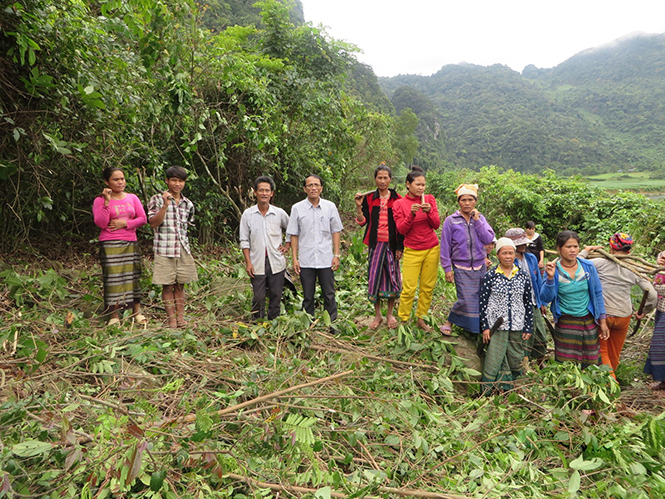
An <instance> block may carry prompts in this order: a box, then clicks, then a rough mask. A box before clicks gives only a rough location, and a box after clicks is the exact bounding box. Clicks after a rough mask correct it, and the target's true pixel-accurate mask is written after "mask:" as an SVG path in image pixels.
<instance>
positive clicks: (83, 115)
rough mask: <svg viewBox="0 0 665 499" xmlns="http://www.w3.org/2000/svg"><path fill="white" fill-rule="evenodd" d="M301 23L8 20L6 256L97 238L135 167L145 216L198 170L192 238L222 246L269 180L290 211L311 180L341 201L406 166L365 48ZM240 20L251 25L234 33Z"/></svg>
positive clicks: (138, 10) (22, 5)
mask: <svg viewBox="0 0 665 499" xmlns="http://www.w3.org/2000/svg"><path fill="white" fill-rule="evenodd" d="M249 3H252V6H251V7H250V6H249ZM229 9H231V11H233V12H235V14H234V16H235V17H234V16H231V17H230V18H229V19H227V20H223V19H222V17H223V16H222V13H223V12H227V11H229ZM242 13H244V14H245V15H246V18H245V17H244V15H241V14H242ZM298 18H299V15H298V9H297V5H296V4H294V3H292V2H280V1H277V0H265V1H261V2H244V1H240V0H238V1H236V2H226V3H225V2H213V4H211V5H207V4H206V5H204V4H202V5H199V4H197V3H195V2H194V1H193V0H129V1H119V0H111V1H107V2H101V3H98V2H88V1H79V0H66V1H63V2H55V3H54V2H51V1H49V0H25V1H21V2H16V3H14V4H13V5H12V6H11V7H8V8H7V9H5V10H3V11H1V12H0V24H1V25H2V26H3V30H2V31H1V32H0V113H1V114H2V117H3V119H2V120H1V121H0V179H2V180H3V182H1V183H0V198H2V199H3V200H8V202H7V203H2V204H1V205H0V217H2V219H3V221H4V223H3V224H2V226H1V227H0V247H4V248H5V249H7V248H15V247H17V246H18V245H20V244H25V243H28V242H29V241H30V240H34V239H35V238H37V239H43V238H48V237H49V236H51V235H53V234H58V235H62V234H66V235H67V236H68V237H70V238H74V239H76V238H82V239H84V240H89V239H90V238H91V237H94V233H95V229H94V227H93V226H92V224H91V221H92V219H91V215H90V206H91V203H92V200H93V198H94V197H95V196H97V195H98V193H99V192H100V190H101V187H102V184H103V182H102V178H101V171H102V170H103V168H105V167H107V166H119V167H122V168H124V169H125V171H126V173H127V177H128V189H127V190H128V191H130V192H134V193H136V194H137V195H139V197H140V198H141V199H142V200H143V202H144V203H147V201H148V199H149V198H150V196H151V195H152V194H154V193H155V192H158V191H160V190H161V189H163V188H164V186H163V183H162V181H163V172H164V169H165V168H164V167H165V166H170V165H173V164H179V165H183V166H185V167H187V168H188V169H189V171H190V173H191V176H190V182H189V192H190V193H191V194H192V195H193V197H194V198H195V199H196V200H197V208H198V212H199V214H200V215H202V216H200V217H199V219H198V222H197V232H198V234H197V235H198V237H199V240H200V241H201V242H203V243H213V242H219V241H224V240H228V239H233V237H234V230H235V228H236V227H237V224H238V221H239V218H240V215H241V213H242V211H243V210H244V209H245V208H246V207H247V206H248V204H247V203H248V202H250V201H251V200H250V199H249V198H248V196H247V193H248V192H249V191H250V190H251V185H252V182H253V180H254V179H255V178H256V177H257V176H258V175H261V174H269V175H272V176H273V178H274V179H275V180H276V182H277V185H278V186H279V189H278V199H279V201H280V203H282V204H284V205H290V204H291V203H293V202H294V201H295V200H297V199H299V198H300V195H301V193H302V190H301V184H302V179H303V178H304V176H306V175H307V174H309V173H318V174H319V175H320V176H321V177H323V178H324V179H325V182H326V196H327V197H328V198H330V199H333V200H338V199H339V198H340V193H341V192H342V189H344V188H350V187H349V186H353V185H355V183H357V181H358V179H360V178H362V177H364V176H365V175H366V174H367V173H368V172H369V171H371V169H372V168H373V166H375V165H377V164H379V163H380V162H381V161H386V162H388V163H389V164H395V163H397V161H398V158H399V157H400V151H399V148H398V146H397V142H398V139H399V137H397V136H396V132H395V127H394V118H393V116H392V105H391V104H390V102H389V101H388V100H387V99H386V98H385V96H384V95H383V94H382V93H381V92H380V90H379V88H378V85H377V82H376V77H375V76H374V74H373V73H372V72H371V70H368V68H367V67H364V66H362V65H360V64H359V63H358V62H357V60H356V59H355V57H354V55H353V54H354V52H355V50H356V49H355V47H353V46H351V45H348V44H345V43H342V42H339V41H337V40H334V39H332V38H330V37H329V36H328V35H327V34H326V33H325V31H323V30H322V29H319V28H316V27H313V26H312V25H309V24H303V23H302V22H301V21H299V20H298ZM242 19H245V21H246V22H250V23H251V24H250V25H247V26H240V25H234V26H229V27H227V25H228V24H229V23H231V22H234V21H242ZM215 22H219V23H220V24H219V25H218V27H217V29H216V30H215V31H214V32H213V31H210V30H207V29H205V26H206V25H208V24H210V23H215ZM363 100H366V101H367V104H365V103H364V102H363Z"/></svg>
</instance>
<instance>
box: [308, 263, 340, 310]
mask: <svg viewBox="0 0 665 499" xmlns="http://www.w3.org/2000/svg"><path fill="white" fill-rule="evenodd" d="M317 278H318V280H319V285H320V286H321V293H322V294H323V308H324V309H325V310H327V311H328V314H329V315H330V320H331V321H334V320H336V319H337V302H336V301H335V273H334V272H333V271H332V269H331V268H325V269H312V268H302V267H301V268H300V283H301V284H302V291H303V295H304V299H303V302H302V308H303V310H304V311H305V312H307V313H308V314H309V315H314V292H315V290H316V280H317Z"/></svg>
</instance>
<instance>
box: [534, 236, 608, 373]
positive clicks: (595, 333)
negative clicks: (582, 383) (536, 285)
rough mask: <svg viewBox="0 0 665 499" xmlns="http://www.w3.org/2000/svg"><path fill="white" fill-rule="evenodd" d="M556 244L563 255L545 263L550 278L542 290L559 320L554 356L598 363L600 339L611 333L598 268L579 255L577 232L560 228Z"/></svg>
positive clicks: (578, 361) (543, 297)
mask: <svg viewBox="0 0 665 499" xmlns="http://www.w3.org/2000/svg"><path fill="white" fill-rule="evenodd" d="M556 247H557V251H558V252H559V258H558V259H557V260H554V261H551V262H547V265H545V272H546V281H545V282H544V283H543V285H542V288H541V290H540V298H541V300H542V302H543V303H550V302H551V306H550V310H551V311H552V315H553V316H554V322H555V324H556V326H555V328H554V357H555V359H556V360H557V361H558V362H564V361H569V362H575V363H577V364H579V365H581V366H582V367H587V366H590V365H598V364H600V345H599V342H598V339H599V338H601V339H603V340H606V339H607V338H608V337H609V335H610V331H609V329H608V327H607V320H606V314H605V302H604V300H603V288H602V286H601V284H600V279H599V278H598V272H597V271H596V267H594V266H593V264H592V263H591V262H590V261H589V260H586V259H584V258H580V257H578V256H577V255H578V253H579V251H580V238H579V236H578V235H577V234H576V233H575V232H573V231H571V230H564V231H563V232H559V234H558V235H557V236H556ZM599 330H600V331H599Z"/></svg>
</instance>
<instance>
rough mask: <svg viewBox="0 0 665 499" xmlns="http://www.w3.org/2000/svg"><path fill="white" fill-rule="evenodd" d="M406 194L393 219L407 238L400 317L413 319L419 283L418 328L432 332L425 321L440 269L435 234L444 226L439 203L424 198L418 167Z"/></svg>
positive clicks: (395, 209) (411, 177)
mask: <svg viewBox="0 0 665 499" xmlns="http://www.w3.org/2000/svg"><path fill="white" fill-rule="evenodd" d="M406 188H407V191H408V192H407V194H406V196H405V197H403V198H402V199H399V200H397V202H396V203H395V205H394V207H393V216H394V217H395V224H396V225H397V231H398V232H399V233H400V234H402V235H403V236H404V246H405V249H404V255H403V258H402V286H403V290H402V296H401V298H400V302H399V310H398V312H397V315H399V318H400V319H401V320H402V321H403V322H405V321H408V320H409V317H411V309H412V307H413V299H414V298H415V296H416V288H418V280H420V288H419V291H418V309H417V310H416V317H417V318H418V322H417V324H418V327H419V328H421V329H423V330H425V331H428V332H431V330H432V328H431V327H429V326H428V325H427V323H426V322H425V319H424V317H425V316H426V315H427V313H428V312H429V306H430V304H431V303H432V293H433V292H434V286H435V285H436V278H437V275H438V270H439V269H438V267H439V239H438V238H437V237H436V233H435V232H434V231H435V230H436V229H438V228H439V225H441V220H440V219H439V211H438V210H437V208H436V200H435V199H434V196H432V195H431V194H425V172H423V170H422V169H420V168H419V167H417V166H413V167H412V168H411V172H410V173H409V174H408V175H407V176H406Z"/></svg>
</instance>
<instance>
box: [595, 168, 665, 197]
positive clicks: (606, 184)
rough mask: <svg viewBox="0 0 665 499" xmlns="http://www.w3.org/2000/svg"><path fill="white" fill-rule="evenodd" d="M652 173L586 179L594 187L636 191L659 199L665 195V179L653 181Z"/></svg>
mask: <svg viewBox="0 0 665 499" xmlns="http://www.w3.org/2000/svg"><path fill="white" fill-rule="evenodd" d="M650 175H651V173H650V172H630V173H623V172H618V173H604V174H602V175H594V176H591V177H586V179H587V180H589V182H591V184H592V185H596V186H598V187H602V188H603V189H607V190H610V191H618V190H624V191H635V192H641V193H643V194H645V195H648V196H649V197H659V196H660V195H663V194H665V179H653V178H651V177H650Z"/></svg>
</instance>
